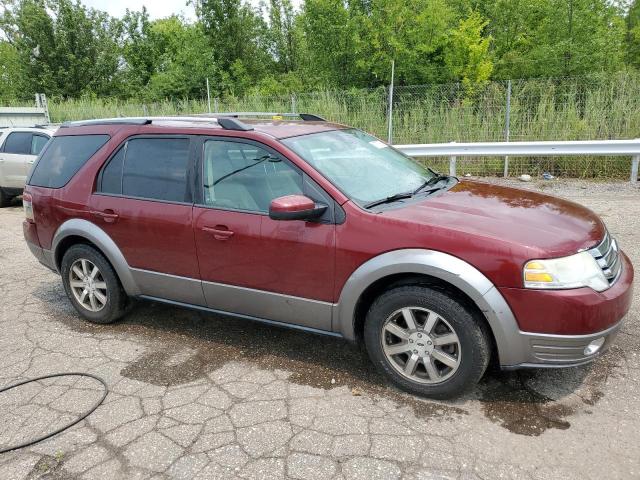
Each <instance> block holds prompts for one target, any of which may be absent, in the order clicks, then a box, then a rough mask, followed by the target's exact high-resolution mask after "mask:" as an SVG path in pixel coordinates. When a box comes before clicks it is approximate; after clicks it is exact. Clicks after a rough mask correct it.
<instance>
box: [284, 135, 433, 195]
mask: <svg viewBox="0 0 640 480" xmlns="http://www.w3.org/2000/svg"><path fill="white" fill-rule="evenodd" d="M282 143H284V144H285V145H287V146H288V147H289V148H291V150H293V151H294V152H296V153H297V154H298V155H300V156H301V157H302V158H303V159H304V160H305V161H307V162H308V163H309V164H310V165H311V166H313V167H314V168H315V169H316V170H318V171H319V172H320V173H322V174H323V175H324V176H325V177H326V178H327V179H328V180H330V181H331V182H332V183H333V184H334V185H335V186H336V187H338V188H339V189H340V190H341V191H342V192H344V193H345V194H346V195H347V196H348V197H349V198H351V199H352V200H354V201H355V202H358V203H360V204H367V203H369V202H373V201H376V200H380V199H383V198H387V197H390V196H392V195H396V194H399V193H407V192H409V193H410V192H412V191H414V190H415V189H417V188H419V187H420V186H421V185H423V184H424V182H425V181H427V180H429V179H430V178H433V177H434V174H433V173H432V172H431V171H430V170H428V169H427V168H425V167H423V166H422V165H419V164H418V163H416V162H414V161H413V160H411V159H410V158H407V157H405V156H404V155H403V154H401V153H400V152H398V151H397V150H394V149H393V148H389V146H388V145H386V144H385V143H383V142H381V141H380V140H378V139H377V138H375V137H372V136H371V135H368V134H366V133H364V132H362V131H360V130H356V129H348V130H332V131H328V132H320V133H313V134H310V135H301V136H299V137H291V138H286V139H284V140H282Z"/></svg>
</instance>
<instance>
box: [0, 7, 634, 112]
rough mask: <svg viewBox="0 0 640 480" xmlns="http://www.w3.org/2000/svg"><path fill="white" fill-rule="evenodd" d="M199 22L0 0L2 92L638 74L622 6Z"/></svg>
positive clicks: (252, 13) (119, 93) (168, 94)
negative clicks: (630, 71)
mask: <svg viewBox="0 0 640 480" xmlns="http://www.w3.org/2000/svg"><path fill="white" fill-rule="evenodd" d="M191 2H192V3H193V4H194V5H195V7H196V15H197V20H196V21H195V22H188V21H187V20H185V19H184V18H181V17H176V16H173V17H170V18H164V19H158V20H151V19H150V18H149V15H148V14H147V12H146V10H145V9H144V8H143V9H142V11H139V12H138V11H127V12H126V14H125V15H124V16H123V17H122V18H118V19H116V18H111V17H109V16H108V15H107V14H106V13H104V12H100V11H96V10H94V9H91V8H87V7H85V6H83V5H82V4H81V3H80V0H0V5H2V6H3V13H2V14H1V15H0V60H1V63H0V87H2V91H0V98H3V99H7V100H8V99H16V98H25V99H26V98H31V97H32V95H33V94H34V93H36V92H44V93H46V94H48V95H49V97H50V98H51V97H65V98H67V97H70V98H85V97H89V98H92V97H113V96H115V97H117V98H119V99H137V100H144V101H147V102H151V101H157V100H160V99H164V98H169V99H175V98H195V97H198V98H202V97H204V96H205V84H206V79H207V78H208V79H209V81H210V85H211V92H212V94H213V95H214V96H225V95H227V96H234V97H239V96H243V95H250V96H252V95H257V94H261V95H281V94H282V95H284V94H286V95H289V94H291V93H295V92H298V93H299V92H302V91H313V90H326V89H350V88H377V87H381V86H386V85H388V83H389V80H390V70H391V68H390V67H391V62H392V61H395V67H396V77H395V78H396V83H397V84H399V85H412V84H413V85H416V84H434V83H443V82H459V83H460V84H461V85H462V87H463V92H464V93H465V95H466V97H465V101H467V102H470V101H474V99H475V98H476V96H477V92H478V91H480V90H481V89H482V86H483V84H484V83H485V82H487V81H488V80H492V79H504V78H548V77H563V76H575V75H584V74H588V73H592V72H617V71H621V70H624V69H626V68H640V7H639V6H638V1H637V0H634V1H633V2H632V3H631V4H630V5H628V8H626V7H625V5H627V0H303V1H302V3H301V5H300V7H299V9H295V8H294V7H293V4H292V0H262V1H261V2H260V4H259V6H257V7H256V6H254V5H255V2H251V1H249V0H191Z"/></svg>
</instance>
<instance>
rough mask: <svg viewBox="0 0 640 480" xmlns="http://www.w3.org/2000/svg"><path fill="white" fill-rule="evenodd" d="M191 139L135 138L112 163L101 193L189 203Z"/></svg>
mask: <svg viewBox="0 0 640 480" xmlns="http://www.w3.org/2000/svg"><path fill="white" fill-rule="evenodd" d="M189 143H190V140H189V139H188V138H134V139H132V140H129V141H128V142H127V143H126V145H125V146H124V147H123V148H121V149H120V151H118V153H117V154H116V155H115V156H114V157H113V158H112V159H111V160H110V161H109V163H108V164H107V166H106V167H105V169H104V170H103V172H102V180H101V182H100V191H101V192H102V193H111V194H116V195H124V196H127V197H137V198H149V199H153V200H165V201H170V202H185V201H189V198H188V190H187V171H188V168H189Z"/></svg>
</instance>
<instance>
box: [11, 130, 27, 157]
mask: <svg viewBox="0 0 640 480" xmlns="http://www.w3.org/2000/svg"><path fill="white" fill-rule="evenodd" d="M31 137H33V134H32V133H27V132H13V133H10V134H9V136H8V137H7V141H6V142H5V143H4V153H16V154H20V155H29V154H30V153H31Z"/></svg>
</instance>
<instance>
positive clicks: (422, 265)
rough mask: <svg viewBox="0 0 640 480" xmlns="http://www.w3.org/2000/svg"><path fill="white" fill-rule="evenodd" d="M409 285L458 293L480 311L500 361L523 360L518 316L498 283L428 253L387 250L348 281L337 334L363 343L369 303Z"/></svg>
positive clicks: (338, 306)
mask: <svg viewBox="0 0 640 480" xmlns="http://www.w3.org/2000/svg"><path fill="white" fill-rule="evenodd" d="M406 284H425V285H426V284H429V285H431V286H437V287H438V288H439V289H444V290H447V291H449V292H451V293H453V294H460V295H461V297H459V298H461V299H462V300H463V302H465V303H466V304H468V305H471V306H472V307H473V308H475V309H476V310H477V311H479V312H480V313H481V314H482V316H483V318H484V319H485V320H486V322H487V325H488V327H489V330H490V332H491V334H492V336H493V341H494V343H495V346H496V350H497V353H498V357H499V361H500V363H501V364H503V365H509V364H511V362H512V361H513V360H514V359H516V358H518V357H519V356H520V353H519V352H518V351H517V345H520V342H519V338H520V336H519V333H520V331H519V328H518V325H517V322H516V320H515V317H514V316H513V313H512V311H511V309H510V308H509V306H508V305H507V303H506V301H505V300H504V298H503V297H502V295H501V294H500V293H499V292H498V290H497V289H496V287H495V286H494V285H493V283H492V282H491V281H490V280H489V279H488V278H487V277H486V276H485V275H483V274H482V273H481V272H480V271H479V270H478V269H476V268H475V267H474V266H473V265H471V264H469V263H467V262H465V261H464V260H461V259H459V258H457V257H454V256H452V255H449V254H446V253H443V252H438V251H434V250H426V249H404V250H395V251H392V252H387V253H384V254H382V255H379V256H377V257H374V258H372V259H370V260H369V261H367V262H365V263H364V264H363V265H361V266H360V267H359V268H357V269H356V270H355V271H354V272H353V274H352V275H351V276H350V277H349V279H348V280H347V282H346V283H345V285H344V287H343V289H342V292H341V294H340V299H339V301H338V303H337V304H336V307H335V314H334V325H333V329H334V331H337V332H339V333H341V334H342V335H343V336H344V337H345V338H346V339H348V340H351V341H357V340H358V339H359V338H358V337H359V335H360V332H359V329H361V328H363V326H364V317H365V316H366V312H367V310H368V305H370V303H369V302H371V301H372V300H373V298H375V297H376V296H377V295H379V294H380V293H381V292H382V291H385V290H386V289H388V288H393V287H394V286H399V285H406ZM514 339H515V340H516V341H515V342H512V341H511V340H514Z"/></svg>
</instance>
